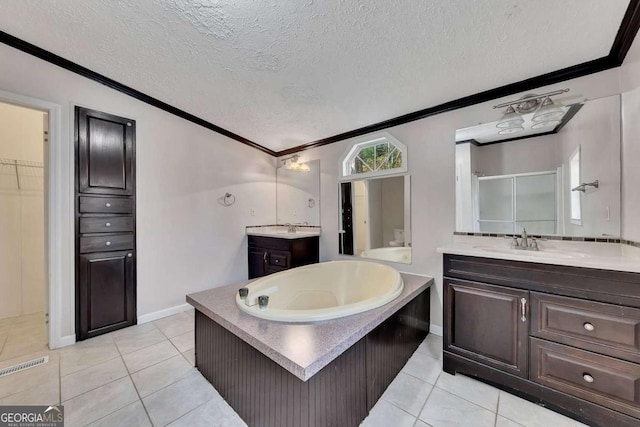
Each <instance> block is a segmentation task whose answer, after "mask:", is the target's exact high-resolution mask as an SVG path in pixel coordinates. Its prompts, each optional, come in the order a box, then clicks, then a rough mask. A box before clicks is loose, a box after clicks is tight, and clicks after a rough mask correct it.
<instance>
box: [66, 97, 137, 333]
mask: <svg viewBox="0 0 640 427" xmlns="http://www.w3.org/2000/svg"><path fill="white" fill-rule="evenodd" d="M75 121H76V126H75V140H76V141H75V144H76V145H75V163H76V171H75V183H76V188H75V190H76V191H75V201H76V203H75V206H76V218H75V223H76V226H75V240H76V339H77V340H78V341H80V340H83V339H86V338H91V337H94V336H97V335H101V334H104V333H107V332H111V331H114V330H116V329H120V328H124V327H127V326H131V325H134V324H135V323H136V252H135V249H136V238H135V236H136V233H135V218H136V216H135V121H133V120H129V119H127V118H124V117H118V116H114V115H111V114H107V113H102V112H100V111H93V110H89V109H86V108H80V107H76V110H75Z"/></svg>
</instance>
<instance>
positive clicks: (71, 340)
mask: <svg viewBox="0 0 640 427" xmlns="http://www.w3.org/2000/svg"><path fill="white" fill-rule="evenodd" d="M75 343H76V336H75V335H65V336H64V337H60V340H59V341H58V344H60V345H59V346H58V347H66V346H68V345H73V344H75Z"/></svg>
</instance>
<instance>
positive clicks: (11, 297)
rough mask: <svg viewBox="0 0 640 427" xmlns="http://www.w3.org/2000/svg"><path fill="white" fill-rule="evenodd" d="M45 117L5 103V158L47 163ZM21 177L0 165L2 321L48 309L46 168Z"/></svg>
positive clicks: (0, 125)
mask: <svg viewBox="0 0 640 427" xmlns="http://www.w3.org/2000/svg"><path fill="white" fill-rule="evenodd" d="M45 117H46V114H44V113H43V112H40V111H36V110H30V109H27V108H22V107H18V106H14V105H10V104H5V103H0V158H3V159H7V160H26V161H32V162H38V163H42V162H43V151H44V150H43V138H44V135H43V124H44V119H45ZM18 178H19V180H20V181H19V182H20V188H18ZM18 178H16V169H15V167H13V166H3V165H0V272H2V273H1V274H0V294H1V295H2V298H0V319H1V318H5V317H11V316H18V315H22V314H30V313H38V312H44V309H45V299H46V294H45V274H44V271H45V270H44V253H45V248H44V221H45V218H44V193H43V186H44V182H43V169H41V168H27V167H18Z"/></svg>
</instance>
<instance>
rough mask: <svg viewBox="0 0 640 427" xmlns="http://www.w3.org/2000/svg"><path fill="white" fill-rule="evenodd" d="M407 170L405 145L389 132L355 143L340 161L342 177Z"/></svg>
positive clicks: (377, 174)
mask: <svg viewBox="0 0 640 427" xmlns="http://www.w3.org/2000/svg"><path fill="white" fill-rule="evenodd" d="M406 171H407V147H406V146H405V145H404V144H402V143H401V142H400V141H398V140H397V139H395V138H394V137H392V136H391V135H389V134H386V133H385V134H383V135H380V136H378V137H375V138H373V139H369V140H367V141H364V142H359V143H356V144H355V145H354V146H353V147H351V149H350V150H349V152H348V153H347V155H346V156H345V157H344V159H343V161H342V177H343V178H348V177H352V176H357V177H359V178H361V177H367V176H380V175H391V174H398V173H404V172H406Z"/></svg>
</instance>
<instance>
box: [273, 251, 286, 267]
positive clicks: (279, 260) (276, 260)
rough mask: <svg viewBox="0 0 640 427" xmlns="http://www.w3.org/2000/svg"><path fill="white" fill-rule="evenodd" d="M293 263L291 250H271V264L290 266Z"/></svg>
mask: <svg viewBox="0 0 640 427" xmlns="http://www.w3.org/2000/svg"><path fill="white" fill-rule="evenodd" d="M290 263H291V253H290V252H281V251H269V264H270V265H273V266H276V267H282V268H289V265H290Z"/></svg>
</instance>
